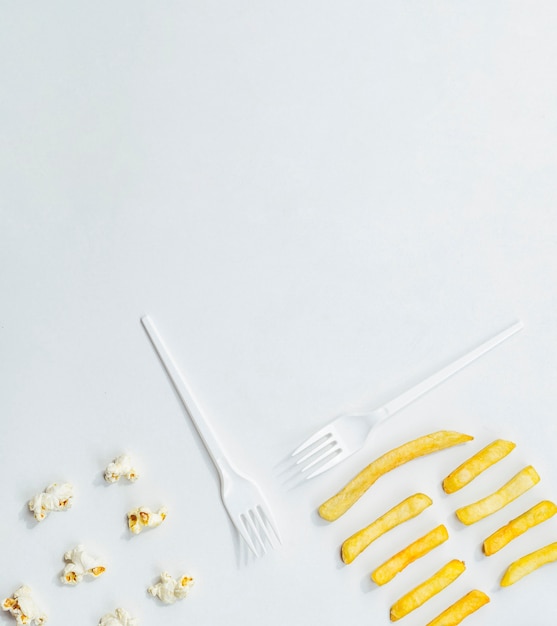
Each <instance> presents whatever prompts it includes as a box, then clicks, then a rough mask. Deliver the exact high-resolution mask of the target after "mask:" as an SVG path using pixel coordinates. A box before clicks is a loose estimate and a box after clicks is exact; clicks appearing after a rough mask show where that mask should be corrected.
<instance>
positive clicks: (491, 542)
mask: <svg viewBox="0 0 557 626" xmlns="http://www.w3.org/2000/svg"><path fill="white" fill-rule="evenodd" d="M555 513H557V506H555V504H553V502H550V501H549V500H543V501H542V502H538V504H536V505H535V506H533V507H532V508H531V509H528V510H527V511H526V512H525V513H523V514H522V515H519V516H518V517H516V518H515V519H513V520H511V521H510V522H509V523H508V524H506V525H505V526H502V527H501V528H499V530H496V531H495V532H494V533H493V534H492V535H490V536H489V537H488V538H487V539H486V540H485V541H484V543H483V550H484V554H485V555H486V556H491V555H492V554H495V553H496V552H498V551H499V550H501V548H504V547H505V546H506V545H507V544H508V543H510V542H511V541H512V540H513V539H516V538H517V537H519V536H520V535H522V533H525V532H526V531H527V530H528V529H529V528H532V527H533V526H537V525H538V524H541V523H542V522H545V521H546V520H548V519H549V518H550V517H553V516H554V515H555Z"/></svg>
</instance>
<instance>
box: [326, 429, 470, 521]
mask: <svg viewBox="0 0 557 626" xmlns="http://www.w3.org/2000/svg"><path fill="white" fill-rule="evenodd" d="M470 439H473V437H471V436H470V435H464V434H462V433H457V432H453V431H448V430H440V431H438V432H435V433H431V434H430V435H424V436H423V437H419V438H418V439H414V440H412V441H409V442H408V443H405V444H403V445H401V446H399V447H398V448H394V449H393V450H390V451H389V452H386V453H385V454H384V455H383V456H380V457H379V458H378V459H376V460H375V461H373V462H372V463H370V464H369V465H368V466H367V467H365V468H364V469H363V470H362V471H361V472H360V473H359V474H358V475H357V476H355V477H354V478H353V479H352V480H351V481H350V482H349V483H348V484H347V485H346V486H345V487H344V488H343V489H341V490H340V491H339V492H338V493H337V494H336V495H334V496H333V497H332V498H329V499H328V500H327V501H326V502H324V503H323V504H322V505H321V506H320V507H319V515H321V517H322V518H323V519H326V520H328V521H329V522H332V521H334V520H336V519H338V518H339V517H340V516H341V515H342V514H343V513H346V511H347V510H348V509H349V508H350V507H351V506H352V505H353V504H354V503H355V502H356V501H357V500H358V499H359V498H360V497H361V496H362V495H363V494H364V493H365V492H366V491H367V490H368V489H369V488H370V487H371V485H373V483H374V482H375V481H376V480H377V479H378V478H380V477H381V476H383V475H384V474H386V473H387V472H390V471H391V470H393V469H395V468H396V467H399V466H400V465H403V464H404V463H407V462H408V461H411V460H412V459H415V458H417V457H420V456H424V455H426V454H430V453H431V452H436V451H437V450H443V449H445V448H449V447H451V446H455V445H457V444H459V443H464V442H465V441H470Z"/></svg>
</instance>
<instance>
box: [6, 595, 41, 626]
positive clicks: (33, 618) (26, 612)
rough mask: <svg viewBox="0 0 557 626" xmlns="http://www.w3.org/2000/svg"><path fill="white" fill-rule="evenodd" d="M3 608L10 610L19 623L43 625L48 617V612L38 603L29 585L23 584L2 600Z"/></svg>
mask: <svg viewBox="0 0 557 626" xmlns="http://www.w3.org/2000/svg"><path fill="white" fill-rule="evenodd" d="M2 609H3V610H4V611H9V612H10V614H11V615H13V617H15V621H16V622H17V623H18V624H26V625H27V626H31V625H32V624H36V626H41V624H44V623H45V622H46V621H47V619H48V617H47V615H46V613H45V612H44V611H43V610H42V609H41V608H40V607H39V606H38V604H37V603H36V601H35V599H34V598H33V594H32V592H31V589H30V588H29V587H28V586H27V585H22V586H21V587H20V588H19V589H17V590H16V591H14V593H13V595H12V596H11V597H10V598H6V599H5V600H4V601H3V602H2Z"/></svg>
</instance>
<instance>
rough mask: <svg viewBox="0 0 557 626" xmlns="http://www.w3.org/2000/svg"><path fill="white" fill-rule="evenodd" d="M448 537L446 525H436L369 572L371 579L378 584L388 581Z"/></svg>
mask: <svg viewBox="0 0 557 626" xmlns="http://www.w3.org/2000/svg"><path fill="white" fill-rule="evenodd" d="M448 538H449V533H448V532H447V529H446V527H445V526H444V525H443V524H441V525H440V526H437V527H436V528H434V529H433V530H430V531H429V532H428V533H427V534H426V535H424V536H423V537H420V538H419V539H416V541H414V542H413V543H411V544H410V545H409V546H407V547H406V548H404V550H401V551H400V552H398V553H397V554H395V555H394V556H392V557H391V558H390V559H389V560H388V561H385V563H383V565H380V566H379V567H378V568H377V569H376V570H375V571H374V572H373V573H372V574H371V579H372V580H373V582H375V583H377V584H378V585H384V584H385V583H388V582H389V581H390V580H392V579H393V578H394V577H395V576H396V575H397V574H398V573H399V572H402V570H403V569H404V568H405V567H407V566H408V565H410V563H413V562H414V561H416V560H417V559H419V558H420V557H422V556H424V555H425V554H427V553H428V552H431V550H433V548H436V547H437V546H439V545H441V544H442V543H443V542H444V541H447V539H448Z"/></svg>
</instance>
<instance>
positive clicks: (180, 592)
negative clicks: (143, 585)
mask: <svg viewBox="0 0 557 626" xmlns="http://www.w3.org/2000/svg"><path fill="white" fill-rule="evenodd" d="M193 584H194V580H193V578H191V577H190V576H182V577H181V578H180V579H178V580H176V579H174V578H173V577H172V576H171V575H170V574H169V573H168V572H162V574H161V575H160V580H159V582H158V583H156V584H155V585H153V586H151V587H149V588H148V589H147V591H148V592H149V593H150V594H151V595H152V596H153V597H155V598H158V599H159V600H160V601H161V602H163V603H164V604H174V602H176V600H182V599H184V598H185V597H186V596H187V594H188V591H189V589H190V587H192V585H193Z"/></svg>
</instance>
